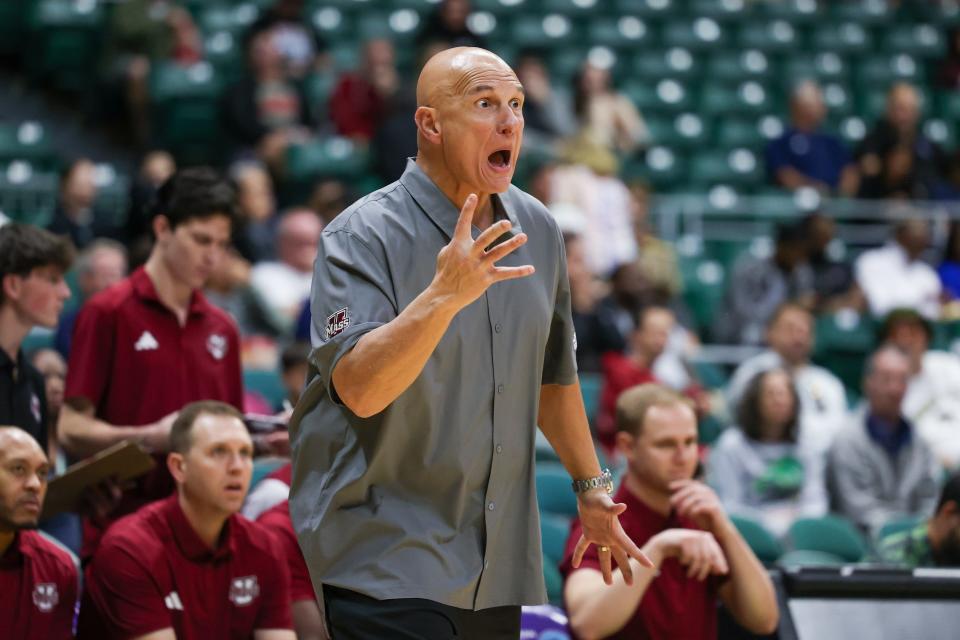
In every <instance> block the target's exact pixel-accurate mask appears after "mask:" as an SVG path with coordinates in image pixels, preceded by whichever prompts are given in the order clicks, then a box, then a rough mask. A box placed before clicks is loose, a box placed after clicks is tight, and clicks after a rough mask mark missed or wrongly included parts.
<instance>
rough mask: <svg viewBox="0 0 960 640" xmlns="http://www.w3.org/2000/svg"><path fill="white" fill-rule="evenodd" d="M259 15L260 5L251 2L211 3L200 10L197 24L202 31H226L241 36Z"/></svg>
mask: <svg viewBox="0 0 960 640" xmlns="http://www.w3.org/2000/svg"><path fill="white" fill-rule="evenodd" d="M259 15H260V7H259V6H257V5H256V4H254V3H253V2H239V3H235V4H212V5H208V6H207V7H206V8H204V9H203V10H201V11H200V15H199V19H198V20H197V25H198V26H199V27H200V30H201V31H202V32H204V33H215V32H217V31H226V32H228V33H231V34H233V35H235V36H242V35H243V33H244V32H246V30H247V29H249V28H250V25H252V24H253V23H254V22H255V21H256V19H257V17H259Z"/></svg>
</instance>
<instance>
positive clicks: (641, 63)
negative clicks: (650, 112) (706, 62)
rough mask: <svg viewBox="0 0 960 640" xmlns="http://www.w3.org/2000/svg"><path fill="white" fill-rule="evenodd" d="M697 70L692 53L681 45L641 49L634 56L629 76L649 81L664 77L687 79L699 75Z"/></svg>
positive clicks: (645, 81)
mask: <svg viewBox="0 0 960 640" xmlns="http://www.w3.org/2000/svg"><path fill="white" fill-rule="evenodd" d="M699 72H700V69H699V66H698V65H697V63H696V58H694V56H693V54H692V53H690V51H689V50H687V49H684V48H682V47H674V48H672V49H668V50H666V51H661V50H654V51H643V52H641V53H640V54H638V55H637V56H635V57H634V59H633V66H632V67H631V69H630V77H631V78H633V79H636V80H640V81H643V82H644V83H650V82H656V81H658V80H663V79H665V78H673V79H676V80H681V79H687V78H691V77H695V76H697V75H699Z"/></svg>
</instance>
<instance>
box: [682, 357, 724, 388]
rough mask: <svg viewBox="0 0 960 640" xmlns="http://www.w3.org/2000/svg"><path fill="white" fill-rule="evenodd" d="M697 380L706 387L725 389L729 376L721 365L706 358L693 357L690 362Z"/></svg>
mask: <svg viewBox="0 0 960 640" xmlns="http://www.w3.org/2000/svg"><path fill="white" fill-rule="evenodd" d="M689 364H690V367H691V368H692V369H693V373H694V374H695V375H696V376H697V380H699V381H700V384H702V385H703V386H704V388H706V389H723V388H724V387H726V386H727V382H728V381H729V376H728V375H727V374H726V372H725V371H724V370H723V368H722V367H720V366H719V365H717V364H715V363H713V362H708V361H706V360H697V359H693V360H691V361H690V362H689Z"/></svg>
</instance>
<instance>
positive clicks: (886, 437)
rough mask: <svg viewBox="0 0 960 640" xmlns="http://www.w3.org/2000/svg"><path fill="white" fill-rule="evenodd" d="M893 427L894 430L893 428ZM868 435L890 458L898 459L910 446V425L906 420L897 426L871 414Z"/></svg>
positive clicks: (868, 418)
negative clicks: (904, 449) (906, 447)
mask: <svg viewBox="0 0 960 640" xmlns="http://www.w3.org/2000/svg"><path fill="white" fill-rule="evenodd" d="M891 426H892V427H893V428H891ZM867 434H868V435H869V436H870V439H871V440H873V441H874V442H875V443H877V444H878V445H879V446H880V448H882V449H883V450H884V451H886V452H887V454H889V455H890V457H896V455H897V454H898V453H900V450H901V449H903V448H904V447H905V446H907V445H908V444H910V439H911V429H910V423H909V422H907V421H906V419H904V418H900V422H899V423H898V424H897V425H890V424H889V423H888V422H886V421H884V420H881V419H880V418H878V417H877V416H875V415H873V414H872V413H870V414H868V415H867Z"/></svg>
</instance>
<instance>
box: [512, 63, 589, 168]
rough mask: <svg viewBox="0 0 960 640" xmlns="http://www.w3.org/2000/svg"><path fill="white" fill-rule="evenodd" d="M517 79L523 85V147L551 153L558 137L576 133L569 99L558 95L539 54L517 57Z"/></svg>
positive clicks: (575, 124)
mask: <svg viewBox="0 0 960 640" xmlns="http://www.w3.org/2000/svg"><path fill="white" fill-rule="evenodd" d="M516 71H517V78H518V79H519V80H520V83H521V84H522V85H523V90H524V100H523V144H524V147H525V148H527V149H529V150H532V151H543V152H550V150H551V149H552V148H553V145H554V142H555V141H556V140H557V139H558V138H565V137H567V136H571V135H573V134H574V133H576V128H577V122H576V119H575V117H574V115H573V112H572V110H571V109H570V106H569V100H568V99H565V97H564V96H561V95H558V94H559V92H558V91H557V89H556V88H555V87H554V86H553V85H552V84H551V82H550V72H549V71H547V67H546V65H545V64H544V63H543V55H542V53H541V52H539V51H535V50H532V49H527V50H524V51H521V52H520V54H519V55H518V56H517V64H516Z"/></svg>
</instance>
